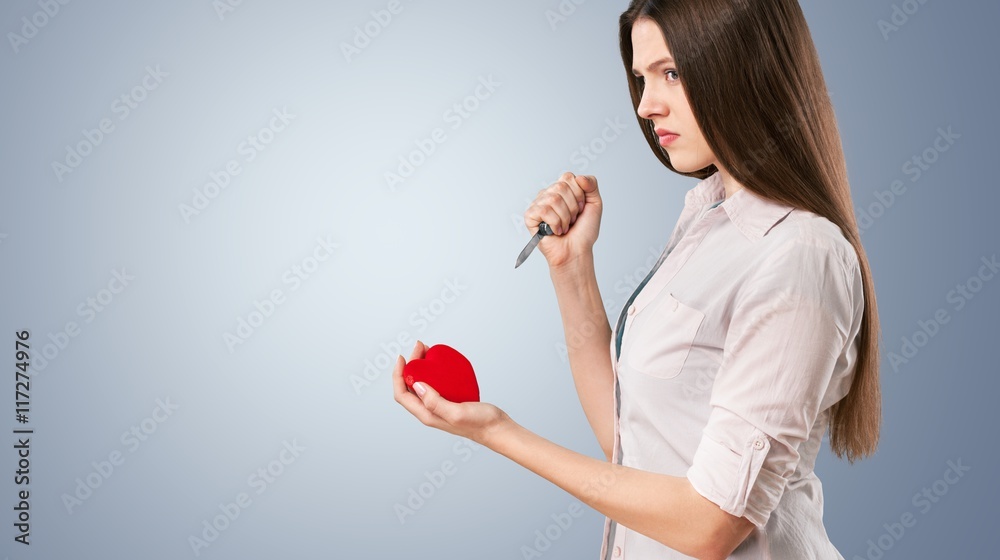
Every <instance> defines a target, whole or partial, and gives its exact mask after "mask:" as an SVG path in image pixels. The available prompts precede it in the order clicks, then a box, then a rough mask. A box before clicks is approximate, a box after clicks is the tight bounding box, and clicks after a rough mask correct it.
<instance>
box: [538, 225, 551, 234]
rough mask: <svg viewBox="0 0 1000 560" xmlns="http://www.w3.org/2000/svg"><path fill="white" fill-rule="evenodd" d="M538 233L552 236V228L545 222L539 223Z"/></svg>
mask: <svg viewBox="0 0 1000 560" xmlns="http://www.w3.org/2000/svg"><path fill="white" fill-rule="evenodd" d="M538 233H540V234H542V235H552V234H553V231H552V226H550V225H549V224H547V223H545V222H540V223H539V224H538Z"/></svg>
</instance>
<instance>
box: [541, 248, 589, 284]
mask: <svg viewBox="0 0 1000 560" xmlns="http://www.w3.org/2000/svg"><path fill="white" fill-rule="evenodd" d="M593 269H594V250H593V249H588V250H586V251H583V252H581V253H577V254H576V255H573V256H572V257H570V258H569V259H567V260H566V261H565V262H563V263H560V264H557V265H552V266H550V267H549V273H550V274H551V275H552V277H553V278H559V277H570V278H576V277H578V276H579V275H580V273H581V272H586V271H590V270H593Z"/></svg>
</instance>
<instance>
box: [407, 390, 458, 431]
mask: <svg viewBox="0 0 1000 560" xmlns="http://www.w3.org/2000/svg"><path fill="white" fill-rule="evenodd" d="M420 384H421V385H422V386H423V387H424V389H425V391H424V394H423V396H421V397H419V398H420V400H422V401H423V403H424V407H426V408H427V410H428V411H429V412H431V413H432V414H433V415H434V416H437V417H439V418H441V419H442V420H444V421H445V422H448V423H449V424H450V423H451V422H450V420H451V419H452V418H453V417H454V415H455V412H456V410H455V407H457V406H458V403H455V402H451V401H449V400H448V399H446V398H444V397H442V396H441V394H440V393H438V392H437V391H436V390H434V388H433V387H431V386H430V385H428V384H427V383H425V382H423V381H421V382H420ZM417 395H420V393H417Z"/></svg>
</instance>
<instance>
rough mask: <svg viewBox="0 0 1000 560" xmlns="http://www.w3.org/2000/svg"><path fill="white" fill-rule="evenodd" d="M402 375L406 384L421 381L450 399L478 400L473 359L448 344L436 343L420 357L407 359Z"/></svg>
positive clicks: (477, 386)
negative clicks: (471, 360) (470, 360)
mask: <svg viewBox="0 0 1000 560" xmlns="http://www.w3.org/2000/svg"><path fill="white" fill-rule="evenodd" d="M403 379H404V380H405V381H406V386H407V387H413V384H414V383H416V382H417V381H423V382H424V383H426V384H428V385H430V386H431V387H433V388H434V390H435V391H437V392H438V393H440V394H441V396H442V397H444V398H446V399H448V400H449V401H452V402H467V401H476V402H478V401H479V383H477V382H476V372H474V371H473V370H472V363H470V362H469V360H468V359H467V358H466V357H465V356H463V355H462V354H461V353H459V351H458V350H455V349H454V348H452V347H451V346H446V345H444V344H435V345H434V346H431V347H430V348H428V349H427V352H426V353H424V357H423V358H422V359H417V360H410V361H409V362H407V363H406V365H405V366H403Z"/></svg>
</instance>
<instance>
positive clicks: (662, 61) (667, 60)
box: [632, 56, 674, 75]
mask: <svg viewBox="0 0 1000 560" xmlns="http://www.w3.org/2000/svg"><path fill="white" fill-rule="evenodd" d="M673 61H674V59H672V58H670V57H669V56H665V57H663V58H661V59H660V60H657V61H656V62H653V63H652V64H650V65H649V66H647V67H646V71H647V72H652V71H653V68H656V67H657V66H659V65H661V64H669V63H672V62H673ZM632 74H633V75H638V71H637V70H636V69H635V68H633V69H632Z"/></svg>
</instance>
